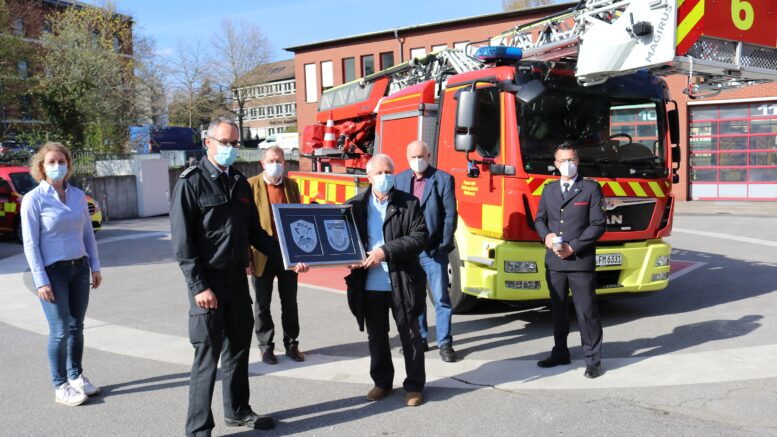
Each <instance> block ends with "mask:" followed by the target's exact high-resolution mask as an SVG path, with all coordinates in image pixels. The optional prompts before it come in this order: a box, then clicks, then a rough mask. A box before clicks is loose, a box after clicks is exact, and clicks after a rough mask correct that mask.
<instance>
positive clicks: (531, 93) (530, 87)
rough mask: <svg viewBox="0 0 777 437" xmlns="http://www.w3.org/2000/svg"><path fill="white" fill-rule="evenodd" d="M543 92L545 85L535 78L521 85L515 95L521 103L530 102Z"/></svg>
mask: <svg viewBox="0 0 777 437" xmlns="http://www.w3.org/2000/svg"><path fill="white" fill-rule="evenodd" d="M543 94H545V85H543V84H542V82H540V81H539V80H537V79H534V80H533V81H531V82H529V83H526V84H524V85H521V89H519V90H518V92H517V93H515V97H517V98H518V100H520V101H522V102H523V103H531V102H532V101H534V100H536V99H537V98H538V97H540V96H541V95H543Z"/></svg>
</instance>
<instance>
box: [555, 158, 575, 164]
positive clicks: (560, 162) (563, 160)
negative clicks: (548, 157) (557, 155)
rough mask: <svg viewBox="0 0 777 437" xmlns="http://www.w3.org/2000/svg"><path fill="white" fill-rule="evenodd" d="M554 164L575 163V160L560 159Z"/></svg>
mask: <svg viewBox="0 0 777 437" xmlns="http://www.w3.org/2000/svg"><path fill="white" fill-rule="evenodd" d="M556 162H557V163H559V164H563V163H565V162H577V158H572V159H562V160H561V161H556Z"/></svg>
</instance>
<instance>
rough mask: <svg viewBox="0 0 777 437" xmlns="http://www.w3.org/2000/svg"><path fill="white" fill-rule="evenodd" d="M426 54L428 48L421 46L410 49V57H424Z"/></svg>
mask: <svg viewBox="0 0 777 437" xmlns="http://www.w3.org/2000/svg"><path fill="white" fill-rule="evenodd" d="M424 56H426V48H424V47H419V48H416V49H410V59H413V58H423V57H424Z"/></svg>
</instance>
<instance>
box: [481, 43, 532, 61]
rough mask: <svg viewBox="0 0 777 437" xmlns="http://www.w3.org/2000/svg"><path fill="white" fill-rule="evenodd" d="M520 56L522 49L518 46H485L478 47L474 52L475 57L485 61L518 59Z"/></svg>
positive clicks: (521, 55)
mask: <svg viewBox="0 0 777 437" xmlns="http://www.w3.org/2000/svg"><path fill="white" fill-rule="evenodd" d="M522 57H523V50H521V49H519V48H518V47H505V46H486V47H481V48H479V49H478V51H477V52H475V58H477V59H478V60H479V61H481V62H485V63H489V62H496V61H520V60H521V58H522Z"/></svg>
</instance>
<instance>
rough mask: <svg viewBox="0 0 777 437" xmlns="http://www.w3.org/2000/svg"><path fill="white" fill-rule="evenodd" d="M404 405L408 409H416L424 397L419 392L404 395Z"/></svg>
mask: <svg viewBox="0 0 777 437" xmlns="http://www.w3.org/2000/svg"><path fill="white" fill-rule="evenodd" d="M405 403H406V404H407V406H408V407H417V406H419V405H421V404H423V403H424V396H423V395H422V394H421V392H420V391H411V392H409V393H408V394H406V395H405Z"/></svg>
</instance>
